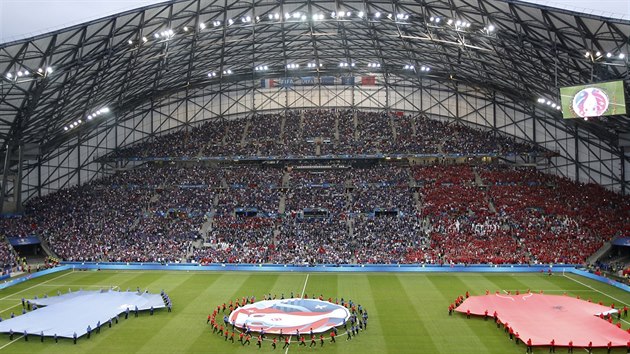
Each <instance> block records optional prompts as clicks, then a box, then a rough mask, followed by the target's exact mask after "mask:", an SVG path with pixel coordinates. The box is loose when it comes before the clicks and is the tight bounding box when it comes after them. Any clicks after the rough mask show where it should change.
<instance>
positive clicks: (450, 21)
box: [446, 18, 453, 26]
mask: <svg viewBox="0 0 630 354" xmlns="http://www.w3.org/2000/svg"><path fill="white" fill-rule="evenodd" d="M446 24H447V25H449V26H450V25H452V24H453V20H452V19H450V18H449V19H448V21H446Z"/></svg>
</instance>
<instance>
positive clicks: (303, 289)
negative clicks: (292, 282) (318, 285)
mask: <svg viewBox="0 0 630 354" xmlns="http://www.w3.org/2000/svg"><path fill="white" fill-rule="evenodd" d="M309 275H310V274H306V280H304V287H303V288H302V296H300V298H304V292H305V291H306V284H307V283H308V276H309Z"/></svg>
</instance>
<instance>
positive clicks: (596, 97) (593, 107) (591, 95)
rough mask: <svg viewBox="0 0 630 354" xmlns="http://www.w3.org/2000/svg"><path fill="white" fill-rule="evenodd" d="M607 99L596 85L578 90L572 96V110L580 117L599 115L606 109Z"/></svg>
mask: <svg viewBox="0 0 630 354" xmlns="http://www.w3.org/2000/svg"><path fill="white" fill-rule="evenodd" d="M608 104H609V99H608V95H606V93H605V92H604V91H603V90H601V89H599V88H597V87H588V88H585V89H583V90H580V91H579V92H578V93H577V94H575V96H573V104H572V106H571V107H572V108H573V111H574V112H575V113H576V114H577V115H578V116H579V117H581V118H585V117H599V116H601V115H603V114H604V112H606V111H607V110H608Z"/></svg>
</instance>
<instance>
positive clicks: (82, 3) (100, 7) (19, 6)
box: [0, 0, 630, 43]
mask: <svg viewBox="0 0 630 354" xmlns="http://www.w3.org/2000/svg"><path fill="white" fill-rule="evenodd" d="M523 1H528V2H535V3H540V4H544V5H547V6H553V7H561V8H566V9H571V10H577V11H580V12H587V13H594V14H597V15H602V16H607V17H616V18H623V19H627V20H630V0H550V1H547V0H523ZM160 2H165V1H164V0H0V43H4V42H9V41H14V40H18V39H21V38H26V37H30V36H34V35H37V34H42V33H46V32H49V31H51V30H55V29H60V28H64V27H68V26H71V25H76V24H79V23H83V22H86V21H91V20H94V19H97V18H101V17H104V16H108V15H113V14H115V13H118V12H122V11H126V10H131V9H134V8H138V7H141V6H146V5H150V4H155V3H160Z"/></svg>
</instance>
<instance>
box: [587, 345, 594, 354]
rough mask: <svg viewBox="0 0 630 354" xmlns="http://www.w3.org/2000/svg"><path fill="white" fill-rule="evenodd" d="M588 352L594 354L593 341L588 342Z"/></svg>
mask: <svg viewBox="0 0 630 354" xmlns="http://www.w3.org/2000/svg"><path fill="white" fill-rule="evenodd" d="M586 348H587V349H588V354H593V342H588V347H586Z"/></svg>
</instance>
